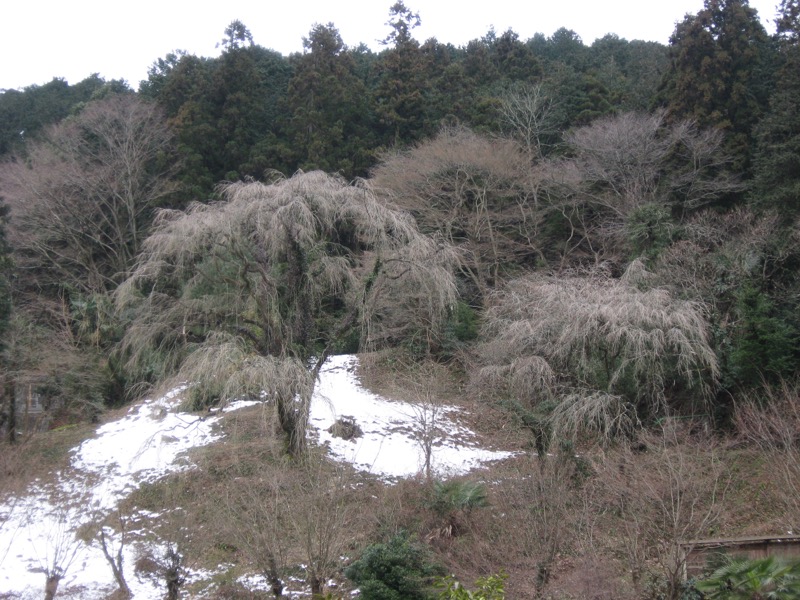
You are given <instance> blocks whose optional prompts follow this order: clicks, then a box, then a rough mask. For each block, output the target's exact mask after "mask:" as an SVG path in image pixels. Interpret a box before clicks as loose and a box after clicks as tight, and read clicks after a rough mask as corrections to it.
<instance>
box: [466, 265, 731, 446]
mask: <svg viewBox="0 0 800 600" xmlns="http://www.w3.org/2000/svg"><path fill="white" fill-rule="evenodd" d="M640 267H641V265H640V264H639V263H638V262H635V263H634V264H633V265H631V267H630V268H629V269H628V272H627V273H626V276H625V277H623V278H622V279H612V278H610V277H608V276H606V275H603V274H602V273H594V274H589V275H584V276H568V277H561V278H557V279H556V278H549V277H541V276H529V277H525V278H521V279H517V280H514V281H512V282H511V283H509V285H508V286H507V287H506V288H505V289H504V290H502V291H500V292H498V293H496V294H495V296H494V298H493V303H492V306H491V307H490V308H489V309H488V310H487V312H486V315H485V321H484V330H483V336H484V339H485V340H486V341H485V342H484V343H483V344H482V347H481V355H482V357H483V358H482V361H483V367H482V368H481V369H480V370H479V371H478V372H477V373H476V378H475V380H474V383H475V384H476V385H477V386H478V387H479V388H482V389H484V390H485V389H487V386H491V387H489V388H488V389H490V390H491V389H492V387H494V389H495V390H496V391H501V393H505V394H507V395H510V396H511V397H514V398H516V399H517V400H518V401H520V402H521V403H523V404H524V405H527V406H536V405H537V404H539V403H540V402H542V401H544V400H554V401H555V402H557V404H558V408H557V409H556V411H555V412H554V413H553V417H552V419H551V424H552V425H553V426H554V427H556V428H557V430H558V431H556V433H557V434H560V435H567V436H571V435H573V434H574V433H575V432H576V431H577V429H578V428H582V427H591V428H593V429H594V430H595V431H598V432H599V433H601V434H603V435H605V436H609V437H610V436H613V435H615V434H619V433H623V434H624V433H630V432H631V431H632V428H633V427H632V426H633V425H635V424H636V423H637V420H638V418H640V417H641V416H649V417H655V416H660V415H664V414H669V412H670V410H671V409H673V408H674V406H670V403H669V402H670V398H669V394H670V392H672V393H675V392H676V391H679V390H680V389H681V388H682V387H683V388H685V389H692V390H693V392H692V395H693V396H696V397H697V398H698V399H703V398H707V397H708V394H709V393H710V392H711V391H712V390H713V388H714V386H715V383H716V379H717V376H718V371H719V369H718V365H717V358H716V356H715V354H714V351H713V350H712V348H711V346H710V343H709V330H708V324H707V322H706V318H705V314H704V309H703V306H702V305H701V304H699V303H695V302H687V301H681V300H676V299H674V298H672V296H670V294H669V293H668V292H667V291H665V290H663V289H649V290H646V291H642V290H640V289H639V288H638V287H637V286H636V285H635V284H634V282H632V281H631V278H633V277H634V272H635V271H636V270H637V268H640ZM639 270H640V269H639ZM644 274H646V272H645V273H643V274H642V275H640V276H643V275H644ZM497 386H501V387H499V389H498V387H497ZM556 391H557V392H558V393H557V394H556V393H555V392H556Z"/></svg>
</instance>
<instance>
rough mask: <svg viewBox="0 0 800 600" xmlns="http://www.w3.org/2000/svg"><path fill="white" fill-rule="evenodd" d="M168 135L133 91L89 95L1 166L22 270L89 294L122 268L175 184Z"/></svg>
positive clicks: (115, 278)
mask: <svg viewBox="0 0 800 600" xmlns="http://www.w3.org/2000/svg"><path fill="white" fill-rule="evenodd" d="M172 140H173V136H172V133H171V132H170V130H169V128H168V127H167V126H166V124H165V121H164V119H163V117H162V115H161V113H160V111H159V109H158V108H157V107H156V106H155V105H154V104H152V103H149V102H146V101H144V100H142V99H140V98H138V97H137V96H135V95H133V94H123V95H113V96H109V97H107V98H105V99H103V100H98V101H95V102H90V103H88V104H87V105H86V106H85V107H83V108H82V109H81V111H80V112H79V113H78V114H77V115H75V116H74V117H70V118H68V119H66V120H64V121H63V122H61V123H59V124H58V125H55V126H53V127H51V128H50V129H49V130H48V131H47V132H46V134H45V135H44V136H43V138H42V139H41V140H40V141H36V142H31V143H29V144H28V145H27V146H26V150H27V155H26V156H25V157H18V158H16V159H14V160H11V161H7V162H5V163H3V164H2V165H0V186H2V193H3V196H4V197H5V198H6V200H7V202H8V205H9V206H10V207H11V211H12V214H13V219H12V221H11V225H10V228H9V233H10V240H11V242H12V244H13V245H14V247H15V248H16V249H17V251H18V256H19V257H20V258H19V262H18V267H19V269H20V270H21V271H23V272H24V271H25V270H26V269H37V272H36V277H37V280H38V281H39V282H40V284H41V283H46V284H53V285H56V286H62V285H68V286H70V287H72V288H73V289H76V290H79V291H82V292H85V293H95V292H101V291H107V290H110V289H112V288H113V287H114V286H115V285H116V284H117V283H119V282H120V281H121V280H122V279H123V278H124V277H125V276H126V274H127V272H128V269H129V268H130V267H131V265H132V264H133V261H134V259H135V258H136V256H137V254H138V252H139V249H140V246H141V243H142V241H143V239H144V237H145V235H146V230H147V225H148V223H149V219H150V218H151V216H152V211H153V209H154V208H155V207H157V206H158V205H159V204H160V203H162V202H163V201H164V200H165V198H166V197H167V196H168V195H169V194H170V193H171V192H172V191H173V190H174V186H173V184H172V183H171V181H170V176H171V174H172V172H173V164H174V161H173V160H172V159H170V158H169V157H170V156H172Z"/></svg>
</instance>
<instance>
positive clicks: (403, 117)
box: [375, 0, 429, 145]
mask: <svg viewBox="0 0 800 600" xmlns="http://www.w3.org/2000/svg"><path fill="white" fill-rule="evenodd" d="M389 17H390V20H389V21H388V22H387V25H389V26H390V27H391V28H392V31H391V32H390V33H389V35H388V36H387V37H386V39H384V40H383V43H384V44H386V45H387V46H388V45H391V46H392V47H391V48H390V49H388V50H386V51H385V52H384V53H383V54H382V56H381V60H380V61H379V63H378V65H377V69H378V73H379V75H378V76H379V83H378V88H377V90H376V92H375V102H376V111H377V113H378V117H379V120H380V123H381V124H382V125H383V127H384V131H385V141H386V142H387V143H389V144H394V145H397V144H399V143H401V142H411V141H414V140H416V139H418V138H420V137H421V136H422V134H423V133H424V131H425V119H424V104H425V103H424V98H425V95H426V93H427V91H428V87H429V84H428V81H427V78H426V77H425V74H426V71H427V67H426V62H427V61H426V57H425V55H424V54H423V52H422V49H421V48H420V45H419V42H418V41H417V40H415V39H414V38H413V37H411V30H412V29H414V28H415V27H417V26H419V24H420V17H419V14H417V13H414V12H412V11H411V9H409V8H408V7H406V5H405V4H404V3H403V2H402V0H399V1H398V2H396V3H395V4H394V5H393V6H392V7H391V9H390V10H389Z"/></svg>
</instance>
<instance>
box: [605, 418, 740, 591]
mask: <svg viewBox="0 0 800 600" xmlns="http://www.w3.org/2000/svg"><path fill="white" fill-rule="evenodd" d="M639 446H640V448H641V450H640V451H634V450H632V449H631V448H630V447H629V446H622V447H619V448H615V449H613V450H611V451H609V452H607V453H605V454H603V455H601V456H598V457H597V458H595V459H594V461H593V462H594V469H595V471H596V475H597V477H596V478H595V479H594V483H593V486H594V489H593V494H592V495H591V496H590V501H591V502H594V503H596V505H595V506H594V510H596V511H598V513H600V514H604V517H603V518H604V519H605V520H606V527H608V528H610V529H614V530H616V531H617V532H618V535H617V536H616V538H615V542H614V543H615V545H616V549H617V551H618V552H619V553H620V554H621V555H622V557H623V558H624V559H625V562H626V563H627V565H628V569H629V570H630V573H631V576H632V578H633V583H634V585H635V587H636V589H637V593H638V594H640V595H641V593H642V590H643V589H644V587H645V586H646V585H647V584H649V583H652V582H657V583H664V584H665V585H666V598H668V599H669V600H677V599H678V598H679V597H680V587H681V583H682V581H683V567H684V563H685V559H686V556H685V554H684V552H683V550H682V548H681V547H680V546H679V544H681V543H687V542H690V541H691V540H697V539H702V538H704V537H708V536H709V535H710V534H711V532H713V531H714V528H715V526H716V524H717V523H718V522H719V519H720V516H721V512H722V507H723V503H724V498H725V494H726V492H727V488H728V483H729V475H727V474H726V469H725V466H724V465H723V463H722V462H721V460H720V456H719V452H718V450H717V448H715V444H714V441H713V440H712V439H711V438H709V437H706V436H702V435H696V434H695V435H692V434H690V433H689V430H688V428H686V427H684V426H681V425H677V424H676V423H674V422H672V421H667V422H666V423H665V425H664V427H663V429H662V430H661V431H660V432H658V433H642V434H640V437H639ZM607 550H608V551H611V548H609V549H607Z"/></svg>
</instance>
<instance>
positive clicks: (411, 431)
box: [311, 355, 511, 478]
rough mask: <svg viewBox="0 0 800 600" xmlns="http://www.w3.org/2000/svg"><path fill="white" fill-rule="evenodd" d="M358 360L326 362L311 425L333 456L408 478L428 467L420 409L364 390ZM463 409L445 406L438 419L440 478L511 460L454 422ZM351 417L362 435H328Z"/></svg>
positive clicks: (435, 465)
mask: <svg viewBox="0 0 800 600" xmlns="http://www.w3.org/2000/svg"><path fill="white" fill-rule="evenodd" d="M357 367H358V358H357V357H356V356H351V355H341V356H332V357H330V358H329V359H328V361H327V362H326V363H325V366H324V367H323V369H322V372H321V373H320V379H319V381H318V382H317V387H316V390H315V394H314V400H313V402H312V404H311V423H312V425H313V426H314V427H315V428H317V429H318V430H319V440H320V443H322V444H328V446H329V447H330V452H331V454H332V455H333V456H334V457H336V458H338V459H339V460H344V461H347V462H350V463H352V464H353V465H355V466H356V467H357V468H359V469H361V470H365V471H369V472H370V473H373V474H376V475H379V476H382V477H386V478H395V477H408V476H412V475H415V474H417V473H419V472H420V470H421V469H422V468H423V466H424V462H425V459H424V453H423V450H422V447H421V445H420V444H419V442H418V441H417V439H418V434H416V433H415V432H418V431H419V429H420V425H419V419H418V417H417V416H416V413H415V411H419V410H422V409H421V408H420V407H414V406H413V405H411V404H409V403H405V402H391V401H389V400H385V399H384V398H382V397H380V396H377V395H375V394H373V393H371V392H369V391H368V390H365V389H364V388H363V387H361V384H360V383H359V381H358V379H357V377H356V375H355V371H356V368H357ZM457 412H458V409H456V408H454V407H442V408H441V409H440V414H439V416H438V417H437V421H438V423H437V429H438V430H439V432H440V433H439V434H438V435H437V439H438V441H437V442H436V445H435V447H434V448H433V453H432V458H433V461H432V463H433V464H432V466H433V470H434V471H435V472H436V473H438V474H439V475H441V476H452V475H457V474H461V473H466V472H469V471H471V470H473V469H475V468H477V467H480V466H481V464H482V463H485V462H488V461H493V460H500V459H503V458H508V457H509V456H511V453H510V452H497V451H491V450H485V449H482V448H480V447H478V444H477V442H476V441H475V434H474V433H473V432H471V431H470V430H469V429H467V428H465V427H461V426H460V425H458V424H457V423H455V422H454V421H453V419H452V418H451V416H454V415H455V414H456V413H457ZM342 416H347V417H352V418H353V419H354V420H355V422H356V424H358V426H359V427H360V428H361V430H362V431H363V434H364V435H363V436H362V437H358V438H355V439H353V440H350V441H347V440H343V439H341V438H337V437H334V436H333V435H331V434H330V433H328V431H327V430H328V428H330V426H331V425H333V423H334V422H335V421H336V419H337V418H339V417H342Z"/></svg>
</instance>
